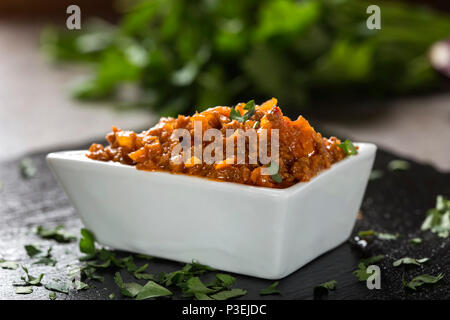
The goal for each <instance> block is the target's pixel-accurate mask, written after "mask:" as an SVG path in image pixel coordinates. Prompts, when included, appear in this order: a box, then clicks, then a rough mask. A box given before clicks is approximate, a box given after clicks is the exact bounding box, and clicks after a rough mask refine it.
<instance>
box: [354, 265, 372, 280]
mask: <svg viewBox="0 0 450 320" xmlns="http://www.w3.org/2000/svg"><path fill="white" fill-rule="evenodd" d="M358 268H359V269H358V270H355V271H353V274H354V275H355V276H356V277H357V278H358V280H359V281H366V280H367V279H369V277H370V274H368V273H367V266H366V265H365V264H364V263H362V262H360V263H359V264H358Z"/></svg>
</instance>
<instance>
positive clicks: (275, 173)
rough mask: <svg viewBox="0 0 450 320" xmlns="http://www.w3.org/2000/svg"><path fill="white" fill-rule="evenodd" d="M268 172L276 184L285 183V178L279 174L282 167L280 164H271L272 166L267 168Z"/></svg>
mask: <svg viewBox="0 0 450 320" xmlns="http://www.w3.org/2000/svg"><path fill="white" fill-rule="evenodd" d="M267 170H268V172H269V174H270V177H271V178H272V180H273V181H275V182H276V183H281V182H283V178H282V177H281V175H280V174H279V171H280V166H279V165H278V163H276V162H271V163H270V165H269V166H268V167H267Z"/></svg>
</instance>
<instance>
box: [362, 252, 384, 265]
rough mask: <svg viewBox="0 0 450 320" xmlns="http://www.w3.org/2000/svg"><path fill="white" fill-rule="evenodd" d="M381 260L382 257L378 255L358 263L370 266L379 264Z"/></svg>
mask: <svg viewBox="0 0 450 320" xmlns="http://www.w3.org/2000/svg"><path fill="white" fill-rule="evenodd" d="M383 259H384V255H382V254H380V255H377V256H373V257H369V258H366V259H363V260H361V261H360V263H363V264H364V265H366V266H370V265H371V264H375V263H377V262H380V261H381V260H383Z"/></svg>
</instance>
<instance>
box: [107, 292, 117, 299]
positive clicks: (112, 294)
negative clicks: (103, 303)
mask: <svg viewBox="0 0 450 320" xmlns="http://www.w3.org/2000/svg"><path fill="white" fill-rule="evenodd" d="M108 297H109V298H110V299H114V298H115V297H116V295H115V294H114V293H111V294H110V295H109V296H108Z"/></svg>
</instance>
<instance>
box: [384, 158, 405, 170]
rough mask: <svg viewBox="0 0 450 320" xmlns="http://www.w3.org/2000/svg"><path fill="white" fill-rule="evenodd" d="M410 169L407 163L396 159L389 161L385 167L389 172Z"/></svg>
mask: <svg viewBox="0 0 450 320" xmlns="http://www.w3.org/2000/svg"><path fill="white" fill-rule="evenodd" d="M410 167H411V165H410V164H409V162H408V161H405V160H398V159H396V160H392V161H389V163H388V165H387V168H388V169H389V170H390V171H397V170H403V171H405V170H409V168H410Z"/></svg>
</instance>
